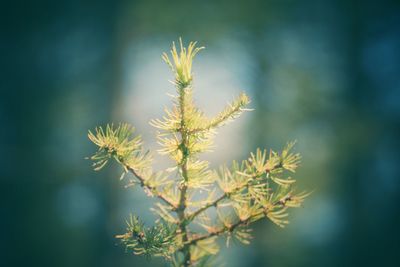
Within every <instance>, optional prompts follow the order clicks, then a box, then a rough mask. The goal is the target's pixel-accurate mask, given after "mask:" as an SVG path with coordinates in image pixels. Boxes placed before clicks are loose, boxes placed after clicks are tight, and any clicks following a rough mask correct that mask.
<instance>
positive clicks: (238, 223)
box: [188, 213, 262, 245]
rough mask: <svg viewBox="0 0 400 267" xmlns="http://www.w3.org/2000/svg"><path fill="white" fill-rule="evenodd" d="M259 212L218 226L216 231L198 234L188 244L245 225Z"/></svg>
mask: <svg viewBox="0 0 400 267" xmlns="http://www.w3.org/2000/svg"><path fill="white" fill-rule="evenodd" d="M261 214H262V213H259V214H256V215H253V216H250V217H248V218H247V219H245V220H239V221H237V222H236V223H234V224H232V225H230V226H224V227H222V228H220V229H218V230H216V231H213V232H211V233H208V234H204V235H200V236H198V237H196V238H193V239H192V240H190V241H189V242H188V245H194V244H196V243H197V242H199V241H201V240H204V239H208V238H211V237H213V236H218V235H221V234H223V233H225V232H233V231H234V230H235V229H236V228H238V227H240V226H244V225H247V224H248V223H250V221H251V219H253V218H254V217H256V216H259V215H261Z"/></svg>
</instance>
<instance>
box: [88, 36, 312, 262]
mask: <svg viewBox="0 0 400 267" xmlns="http://www.w3.org/2000/svg"><path fill="white" fill-rule="evenodd" d="M202 49H203V47H196V43H193V42H191V43H190V44H189V46H188V47H187V48H186V47H184V46H183V45H182V41H180V51H179V52H178V50H177V49H176V46H175V44H173V45H172V50H171V56H172V58H170V57H169V56H168V55H167V54H166V53H164V54H163V56H162V58H163V60H164V61H165V62H166V63H167V64H168V65H169V67H170V68H171V70H172V72H173V73H174V75H175V77H174V82H173V83H174V85H175V87H176V95H175V96H173V106H172V108H171V109H165V113H166V114H165V116H164V117H163V118H162V119H155V120H152V121H150V124H151V125H152V126H154V127H156V128H157V129H158V130H159V132H158V136H157V138H158V142H159V144H160V145H161V149H160V150H159V151H158V152H159V153H160V154H162V155H168V156H169V157H170V158H171V159H172V160H173V162H174V166H172V167H171V168H168V169H166V170H164V171H157V172H155V171H153V170H152V167H151V165H152V157H151V154H150V153H149V152H148V151H145V150H144V149H143V147H142V141H141V138H140V136H135V137H134V136H132V134H133V132H134V128H133V127H131V126H129V125H128V124H119V125H118V126H116V127H114V126H113V125H107V126H106V127H105V128H101V127H99V128H96V130H95V132H94V133H93V132H90V131H89V134H88V136H89V139H90V140H91V141H92V142H93V143H95V144H96V145H97V146H98V151H97V152H96V153H95V154H94V155H93V156H92V157H91V159H92V160H93V161H94V163H93V166H94V169H95V170H100V169H101V168H103V167H104V165H106V163H107V162H108V161H109V160H110V159H114V160H116V161H117V162H118V163H119V164H120V165H121V166H122V167H123V171H124V173H123V174H125V173H130V174H131V178H130V179H129V181H128V184H129V185H133V184H138V185H139V186H141V187H142V188H143V190H144V191H145V192H146V193H147V195H148V196H150V197H152V198H155V199H157V200H158V201H157V202H156V204H155V206H154V208H153V209H152V210H153V211H154V212H155V213H156V215H157V217H158V219H157V220H156V221H155V225H154V226H152V227H147V226H145V225H144V224H143V223H142V222H141V221H140V220H139V218H138V217H137V216H134V215H131V216H130V218H129V219H128V220H127V232H126V233H125V234H122V235H117V236H116V237H117V238H118V239H120V240H121V242H122V243H123V244H124V245H125V246H126V249H127V250H129V251H132V252H133V253H135V254H139V255H145V256H147V257H150V256H161V257H164V258H165V260H167V261H168V262H169V263H170V264H171V266H179V267H181V266H184V267H186V266H210V259H212V258H213V256H214V255H216V254H217V253H218V251H219V246H218V243H217V239H218V238H219V237H225V238H226V239H227V242H229V240H230V239H231V238H235V239H237V240H239V241H240V242H242V243H244V244H248V243H249V240H250V238H251V234H250V228H249V225H250V224H251V223H253V222H255V221H258V220H260V219H262V218H268V219H270V220H271V221H272V222H273V223H275V224H276V225H278V226H280V227H284V226H285V225H286V224H288V220H287V216H288V213H287V210H288V209H289V208H296V207H299V206H300V205H301V203H302V202H303V200H304V198H305V197H306V196H307V195H308V194H307V193H305V192H301V193H296V192H294V191H293V189H292V187H293V184H294V183H295V182H296V181H295V180H294V179H293V178H291V177H290V173H294V172H295V170H296V169H297V167H298V166H299V161H300V155H299V154H297V153H293V152H292V148H293V146H294V142H291V143H288V144H287V145H286V146H285V147H284V149H283V150H282V152H280V153H278V152H275V151H272V150H270V151H269V152H267V150H261V149H257V151H256V152H255V153H250V156H249V158H248V159H246V160H243V161H241V162H237V161H233V163H232V165H231V166H230V167H228V166H221V167H220V168H219V169H218V170H211V169H209V162H207V161H205V160H201V159H199V154H200V153H202V152H206V151H209V150H210V147H211V146H212V139H213V136H214V135H215V134H216V129H218V128H219V127H221V126H223V125H225V124H226V123H227V122H230V121H232V120H233V119H235V118H237V117H239V116H240V115H241V114H242V113H243V112H245V111H247V110H248V109H246V106H247V105H248V104H249V102H250V100H249V98H248V96H247V95H246V94H244V93H242V94H240V95H239V96H238V97H237V99H236V100H234V101H233V102H231V103H230V104H229V105H228V106H227V107H226V108H225V109H223V110H222V111H221V112H220V113H219V114H218V115H216V116H215V117H214V118H208V117H207V116H205V115H204V113H203V112H202V111H201V110H200V109H199V108H197V107H196V106H195V103H194V101H193V83H192V82H193V74H192V61H193V58H194V57H195V55H196V54H197V53H198V52H199V51H200V50H202ZM122 177H123V176H122ZM194 226H195V227H194Z"/></svg>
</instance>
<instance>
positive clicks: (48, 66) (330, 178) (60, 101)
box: [0, 0, 400, 267]
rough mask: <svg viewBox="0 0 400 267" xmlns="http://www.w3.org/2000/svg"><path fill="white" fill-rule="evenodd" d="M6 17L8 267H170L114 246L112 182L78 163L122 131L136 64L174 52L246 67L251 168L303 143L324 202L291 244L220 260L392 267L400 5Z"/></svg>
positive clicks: (247, 6) (263, 234) (38, 8)
mask: <svg viewBox="0 0 400 267" xmlns="http://www.w3.org/2000/svg"><path fill="white" fill-rule="evenodd" d="M2 13H3V14H2V15H1V16H0V25H1V26H0V28H1V37H0V58H1V63H2V64H1V71H0V88H1V95H0V123H1V130H0V151H1V152H2V153H1V156H0V160H1V163H2V167H1V168H0V193H1V196H2V200H1V204H0V208H1V210H0V212H1V213H0V214H1V217H0V231H1V232H0V233H1V238H0V251H1V257H0V266H75V267H77V266H163V265H162V263H161V261H159V260H155V261H152V262H147V261H146V260H144V259H142V258H139V257H136V256H133V255H129V254H126V253H124V250H123V248H122V247H121V246H117V245H116V241H115V240H114V238H113V236H114V235H115V234H116V233H118V231H122V230H123V219H124V218H123V216H125V214H122V213H121V211H120V209H121V208H118V207H119V206H120V205H121V204H120V203H121V202H123V200H121V199H122V198H123V197H121V194H123V193H121V192H122V189H121V186H120V184H119V182H118V181H117V180H118V179H112V178H113V177H115V178H117V177H118V172H116V171H115V169H113V168H108V169H107V170H106V171H103V172H101V173H94V172H93V171H92V170H91V168H90V163H89V162H88V161H86V160H84V158H85V157H86V156H88V155H90V153H91V151H93V146H91V144H90V143H89V142H88V141H87V138H86V133H87V130H88V129H91V128H93V127H95V126H96V125H99V124H104V123H106V122H108V121H120V120H122V119H123V118H124V116H123V115H122V113H123V112H122V110H123V108H122V107H121V105H120V103H121V98H123V97H124V92H123V89H122V88H126V87H127V86H126V84H125V81H124V79H125V78H126V77H125V76H126V75H127V74H126V73H127V72H128V71H129V72H132V74H133V73H134V72H135V69H139V68H140V67H141V65H140V64H139V63H135V62H133V60H132V62H130V61H129V60H127V58H130V57H129V56H131V54H132V53H133V54H134V55H135V56H136V55H144V54H145V53H146V51H142V50H139V48H140V49H143V47H146V44H148V43H153V44H155V45H157V43H158V42H160V44H167V45H168V44H169V43H170V42H171V41H173V40H176V39H177V38H178V37H179V36H182V37H184V39H185V40H199V41H200V43H201V44H202V45H203V44H204V45H206V46H209V47H211V49H209V50H210V51H208V50H206V52H205V53H212V49H215V50H214V51H216V50H218V49H221V50H220V51H223V52H224V53H226V54H227V55H230V56H231V57H232V61H231V62H233V63H232V64H233V65H238V66H239V65H240V66H241V67H242V69H241V70H240V71H238V72H239V73H238V76H240V77H241V78H240V79H241V80H243V81H244V82H243V83H244V84H246V87H247V88H246V90H250V94H251V96H252V98H253V102H252V105H253V107H254V108H255V111H254V112H253V113H251V114H250V115H248V118H250V119H249V120H248V121H247V122H246V125H245V127H249V128H251V129H252V130H251V132H250V133H246V130H245V129H244V130H243V133H246V134H243V138H242V139H243V140H244V141H243V144H246V147H244V148H242V147H240V148H237V149H240V150H243V153H242V155H243V157H245V156H246V153H247V151H248V150H250V149H254V148H255V147H258V146H261V147H265V146H267V147H273V148H279V147H280V146H282V144H284V142H286V141H288V140H293V139H297V140H298V150H299V151H300V152H301V153H302V154H303V166H302V170H300V172H299V174H298V175H299V179H300V184H302V188H313V189H314V194H313V195H312V196H311V197H310V199H309V200H308V201H307V202H306V205H305V207H304V209H301V210H299V211H296V212H295V214H294V219H293V222H292V224H291V225H290V226H289V227H288V229H285V230H281V229H276V227H274V226H273V225H271V223H267V222H261V223H257V224H256V225H255V236H256V238H255V240H254V242H253V243H252V245H250V246H247V247H242V246H240V245H238V246H234V248H232V251H234V252H229V250H227V251H226V252H225V251H224V253H223V255H224V256H225V257H226V259H225V260H226V261H227V262H228V266H376V265H379V266H397V265H398V261H399V260H398V257H397V255H396V253H398V251H399V249H400V246H399V237H400V234H399V230H398V229H397V226H398V225H399V223H400V220H399V218H400V216H399V211H398V203H399V202H400V199H399V198H400V192H399V191H400V182H399V179H400V161H399V160H400V154H399V151H400V141H399V136H400V131H399V130H400V129H399V128H400V79H399V77H400V3H399V1H395V0H393V1H372V0H371V1H356V0H350V1H345V0H343V1H342V0H339V1H334V0H315V1H278V0H271V1H265V0H253V1H232V0H231V1H227V0H226V1H224V0H222V1H211V0H210V1H145V0H143V1H111V0H104V1H74V0H72V1H64V0H60V1H14V2H10V3H8V4H3V7H2ZM230 43H234V44H235V45H236V46H234V47H236V48H235V49H236V50H235V49H233V48H232V50H230V48H231V47H233V46H230ZM160 49H161V51H165V50H167V49H168V48H167V47H166V46H164V45H163V46H162V47H160ZM231 51H240V52H241V53H242V54H243V55H245V57H244V58H245V59H243V58H242V57H240V56H239V55H238V53H234V52H233V53H232V54H230V53H231ZM153 52H154V50H153ZM147 53H149V54H150V52H148V51H147ZM242 54H241V55H242ZM146 55H147V54H146ZM135 56H134V57H131V58H135ZM151 56H152V57H155V58H156V59H157V60H158V59H159V56H160V55H159V53H156V54H151ZM200 60H201V59H200ZM144 63H145V62H144ZM127 65H129V67H127ZM127 70H128V71H127ZM129 72H128V75H129ZM157 75H158V74H157V73H154V72H152V73H149V74H148V78H147V80H148V81H151V80H152V79H154V78H155V76H157ZM124 77H125V78H124ZM132 77H137V76H132ZM201 79H207V77H204V76H203V77H199V80H201ZM128 89H129V90H133V91H140V90H144V89H142V88H141V87H139V86H133V87H132V88H129V86H128ZM143 93H146V92H143ZM160 94H161V95H164V94H165V90H164V89H163V88H160ZM198 94H201V92H198ZM135 101H139V102H140V101H141V100H140V99H136V100H135ZM156 104H157V102H155V104H154V105H156ZM222 104H223V103H218V105H222ZM153 108H154V109H157V108H160V109H161V108H162V106H160V107H157V106H155V107H153ZM130 116H132V117H134V118H138V117H141V116H142V117H143V116H144V114H143V111H140V110H139V111H138V112H137V113H136V114H130ZM142 134H143V135H146V134H147V133H142ZM227 153H228V152H227ZM227 157H229V155H228V156H227ZM130 193H131V192H130ZM135 204H137V203H135V202H133V201H131V202H129V205H131V206H132V207H135ZM229 253H231V254H229ZM229 259H230V260H229ZM232 259H234V260H232ZM396 263H397V264H396ZM235 264H236V265H235Z"/></svg>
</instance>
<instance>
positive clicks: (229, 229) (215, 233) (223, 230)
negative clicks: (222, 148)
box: [187, 196, 292, 245]
mask: <svg viewBox="0 0 400 267" xmlns="http://www.w3.org/2000/svg"><path fill="white" fill-rule="evenodd" d="M291 198H292V197H291V196H286V197H283V198H282V199H280V200H277V201H275V202H274V203H272V208H273V207H278V206H279V207H285V205H286V203H287V202H288V201H290V200H291ZM218 199H219V198H218ZM220 201H221V200H220ZM268 212H269V209H265V210H264V211H262V212H259V213H257V214H254V215H252V216H249V217H248V218H246V219H244V220H241V219H239V220H238V221H237V222H236V223H234V224H232V225H229V226H224V227H221V228H220V229H218V230H216V231H213V232H210V233H208V234H204V235H200V236H197V237H195V238H193V239H191V240H190V241H189V242H188V243H187V244H188V245H194V244H196V243H197V242H199V241H201V240H205V239H208V238H211V237H214V236H218V235H221V234H223V233H226V232H233V231H234V230H235V229H236V228H238V227H240V226H245V225H248V224H249V223H250V222H251V221H252V219H253V218H257V217H259V216H260V215H262V214H264V215H267V213H268Z"/></svg>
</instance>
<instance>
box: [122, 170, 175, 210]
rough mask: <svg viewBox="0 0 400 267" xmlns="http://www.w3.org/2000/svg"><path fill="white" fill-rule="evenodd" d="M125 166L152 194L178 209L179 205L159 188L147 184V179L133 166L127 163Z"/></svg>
mask: <svg viewBox="0 0 400 267" xmlns="http://www.w3.org/2000/svg"><path fill="white" fill-rule="evenodd" d="M125 167H126V168H127V169H128V170H129V171H130V172H131V173H132V174H133V175H134V176H135V177H136V178H137V179H138V180H139V183H140V186H141V187H143V188H145V189H147V190H149V192H151V194H152V195H154V196H156V197H158V198H159V199H161V200H162V201H164V202H165V203H166V204H168V205H169V206H171V207H172V208H173V209H177V205H176V204H175V203H173V202H172V201H171V200H169V199H168V198H167V197H166V196H164V195H163V194H162V193H161V192H158V191H157V188H156V187H154V186H151V185H148V184H146V181H145V179H144V178H143V177H142V176H141V175H139V174H138V173H137V171H135V169H133V168H132V167H129V166H127V165H125Z"/></svg>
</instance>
